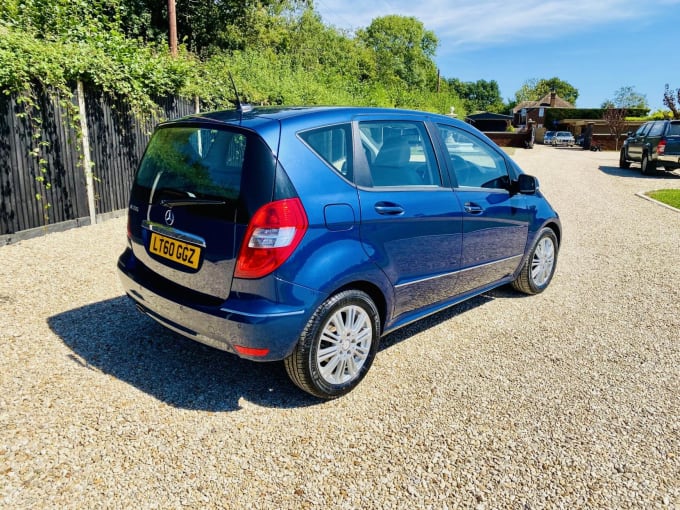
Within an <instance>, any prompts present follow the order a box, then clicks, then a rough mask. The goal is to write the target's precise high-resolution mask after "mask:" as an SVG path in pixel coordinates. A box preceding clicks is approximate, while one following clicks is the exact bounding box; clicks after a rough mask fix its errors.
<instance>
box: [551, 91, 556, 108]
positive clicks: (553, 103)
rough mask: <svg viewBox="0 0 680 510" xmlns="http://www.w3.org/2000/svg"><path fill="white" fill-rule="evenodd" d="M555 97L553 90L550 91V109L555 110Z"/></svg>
mask: <svg viewBox="0 0 680 510" xmlns="http://www.w3.org/2000/svg"><path fill="white" fill-rule="evenodd" d="M555 97H557V92H555V89H550V108H555Z"/></svg>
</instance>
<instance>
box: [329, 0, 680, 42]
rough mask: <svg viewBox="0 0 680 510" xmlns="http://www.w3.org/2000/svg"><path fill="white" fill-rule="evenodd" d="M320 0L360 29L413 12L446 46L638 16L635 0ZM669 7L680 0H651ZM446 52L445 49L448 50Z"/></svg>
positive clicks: (339, 20)
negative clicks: (361, 0) (418, 0)
mask: <svg viewBox="0 0 680 510" xmlns="http://www.w3.org/2000/svg"><path fill="white" fill-rule="evenodd" d="M358 3H359V2H348V1H346V0H344V1H343V0H317V2H316V8H317V11H318V12H320V13H321V14H322V16H323V17H324V20H325V21H326V22H327V23H330V24H332V25H335V26H337V27H340V28H348V29H357V28H361V27H366V26H368V25H369V24H370V23H371V21H372V20H373V19H374V18H376V17H379V16H385V15H387V14H399V15H402V16H414V17H416V18H418V19H419V20H420V21H422V22H423V24H424V25H425V27H426V28H427V29H429V30H432V31H434V32H435V33H436V34H437V37H438V38H439V40H440V41H445V43H446V45H447V46H448V47H458V48H460V47H461V46H468V47H480V46H488V45H494V44H498V43H500V42H504V41H507V40H510V39H516V38H530V39H548V38H550V37H551V33H554V32H559V33H562V34H564V33H565V32H574V33H575V32H579V31H582V30H588V29H592V28H593V27H597V26H598V25H604V24H607V23H611V22H616V21H620V20H624V19H628V18H631V19H637V18H638V17H639V12H640V11H639V9H640V7H639V5H640V4H639V3H637V2H634V1H632V0H595V1H594V0H569V1H566V2H565V1H554V0H523V1H517V0H457V1H452V0H421V1H420V2H417V1H413V0H392V1H387V0H374V1H372V2H370V3H367V2H361V8H357V4H358ZM655 3H656V4H657V7H659V8H662V6H665V7H666V8H667V7H668V6H670V5H676V4H680V0H657V1H656V2H648V3H647V5H646V10H647V12H648V13H649V10H650V7H651V6H653V5H654V4H655ZM444 52H445V51H444Z"/></svg>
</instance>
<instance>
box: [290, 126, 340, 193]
mask: <svg viewBox="0 0 680 510" xmlns="http://www.w3.org/2000/svg"><path fill="white" fill-rule="evenodd" d="M300 138H302V140H303V141H304V142H305V143H306V144H307V145H308V146H309V147H310V148H311V149H312V150H313V151H314V152H315V153H316V154H317V155H318V156H319V157H320V158H321V159H323V160H324V161H325V162H326V163H328V164H329V165H330V166H331V167H333V168H334V169H335V170H336V171H337V172H338V173H340V174H341V175H342V176H343V177H345V178H346V179H349V180H352V128H351V125H350V124H341V125H337V126H325V127H322V128H319V129H313V130H311V131H305V132H303V133H300Z"/></svg>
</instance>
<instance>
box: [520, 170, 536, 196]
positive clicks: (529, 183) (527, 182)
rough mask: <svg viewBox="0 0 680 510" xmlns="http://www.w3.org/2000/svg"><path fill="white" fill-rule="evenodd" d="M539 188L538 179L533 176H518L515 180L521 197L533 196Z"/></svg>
mask: <svg viewBox="0 0 680 510" xmlns="http://www.w3.org/2000/svg"><path fill="white" fill-rule="evenodd" d="M538 188H539V183H538V179H537V178H536V177H534V176H533V175H527V174H520V175H519V178H518V179H517V190H518V191H519V192H520V193H522V194H523V195H533V194H534V193H536V191H537V190H538Z"/></svg>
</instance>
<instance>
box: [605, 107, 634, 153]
mask: <svg viewBox="0 0 680 510" xmlns="http://www.w3.org/2000/svg"><path fill="white" fill-rule="evenodd" d="M603 108H604V107H603ZM626 113H627V110H626V108H615V107H608V108H606V109H605V110H604V111H603V112H602V118H603V119H604V120H605V122H606V123H607V127H608V128H609V134H610V135H612V136H613V137H614V138H615V140H616V150H617V151H618V150H619V138H620V137H621V135H622V134H623V133H624V132H625V130H626V128H627V126H628V124H627V123H626Z"/></svg>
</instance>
